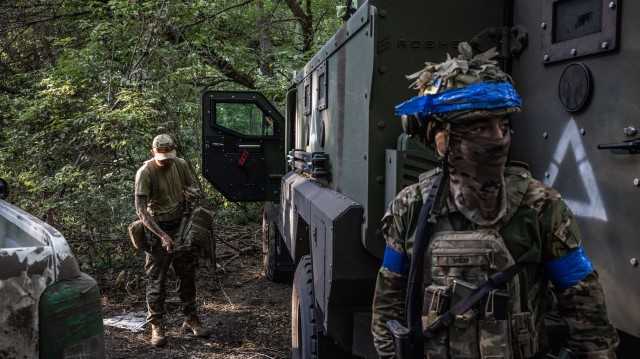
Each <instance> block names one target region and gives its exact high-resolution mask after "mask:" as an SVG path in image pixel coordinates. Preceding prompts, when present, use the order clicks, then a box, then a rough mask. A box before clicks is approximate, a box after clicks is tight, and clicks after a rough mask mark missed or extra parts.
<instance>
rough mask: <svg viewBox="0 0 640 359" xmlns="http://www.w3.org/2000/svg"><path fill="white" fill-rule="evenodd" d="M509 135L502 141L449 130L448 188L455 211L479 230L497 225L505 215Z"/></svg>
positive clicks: (507, 132) (507, 133)
mask: <svg viewBox="0 0 640 359" xmlns="http://www.w3.org/2000/svg"><path fill="white" fill-rule="evenodd" d="M510 144H511V135H510V133H509V131H506V132H505V135H504V137H503V138H501V139H496V138H487V137H481V136H477V135H472V134H471V133H469V132H468V131H464V130H458V131H454V130H452V131H451V132H450V134H449V146H448V148H449V151H448V165H449V176H450V179H449V184H450V189H451V195H452V200H453V201H454V203H455V205H456V207H457V208H458V210H459V211H460V212H461V213H462V214H463V215H464V216H465V217H466V218H467V219H469V220H470V221H472V222H474V223H476V224H478V225H480V226H490V225H494V224H496V223H497V222H498V221H499V220H500V219H501V218H502V217H503V216H504V215H505V213H506V210H507V198H506V197H507V196H506V192H505V181H504V170H505V166H506V163H507V156H508V154H509V146H510Z"/></svg>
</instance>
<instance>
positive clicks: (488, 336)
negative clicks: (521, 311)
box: [478, 290, 513, 359]
mask: <svg viewBox="0 0 640 359" xmlns="http://www.w3.org/2000/svg"><path fill="white" fill-rule="evenodd" d="M509 298H510V296H509V293H506V292H504V291H500V290H492V291H491V292H489V294H488V295H487V298H486V300H485V301H484V303H483V306H484V308H483V309H484V310H483V311H484V315H483V318H482V319H481V320H480V321H479V322H478V331H479V334H480V340H479V341H480V343H479V344H480V357H481V358H482V359H511V358H513V352H512V349H511V343H512V341H511V340H510V337H511V328H510V325H509V319H508V314H507V313H508V311H509V308H508V305H509Z"/></svg>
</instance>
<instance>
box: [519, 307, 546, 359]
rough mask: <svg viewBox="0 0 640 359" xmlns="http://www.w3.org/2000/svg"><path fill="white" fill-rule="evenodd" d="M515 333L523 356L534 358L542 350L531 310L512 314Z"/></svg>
mask: <svg viewBox="0 0 640 359" xmlns="http://www.w3.org/2000/svg"><path fill="white" fill-rule="evenodd" d="M512 325H513V333H514V335H515V336H516V338H515V340H516V342H517V343H518V348H519V349H520V357H521V358H533V357H535V355H536V354H537V353H538V351H539V350H540V348H539V345H538V331H537V330H536V326H535V317H534V316H533V315H532V314H531V312H522V313H515V314H513V316H512Z"/></svg>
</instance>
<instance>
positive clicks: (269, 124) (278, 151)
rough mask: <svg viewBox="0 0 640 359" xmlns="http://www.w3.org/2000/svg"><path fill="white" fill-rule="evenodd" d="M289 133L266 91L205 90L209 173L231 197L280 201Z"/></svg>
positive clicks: (204, 158)
mask: <svg viewBox="0 0 640 359" xmlns="http://www.w3.org/2000/svg"><path fill="white" fill-rule="evenodd" d="M284 132H285V131H284V118H283V117H282V115H281V114H280V113H279V112H278V110H276V109H275V107H273V105H271V103H270V102H269V101H268V100H267V99H265V98H264V96H263V95H262V94H260V93H257V92H232V91H224V92H218V91H206V92H204V93H203V94H202V143H203V145H202V164H203V166H202V167H203V174H204V177H205V178H206V179H207V180H208V181H209V182H210V183H211V184H212V185H213V186H214V187H215V188H216V189H217V190H218V191H220V193H222V194H223V195H224V196H225V197H226V198H227V199H229V200H231V201H238V202H248V201H273V200H277V199H278V196H279V193H280V179H281V178H282V175H283V174H284V171H285V160H284Z"/></svg>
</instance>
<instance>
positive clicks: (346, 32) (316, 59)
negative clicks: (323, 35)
mask: <svg viewBox="0 0 640 359" xmlns="http://www.w3.org/2000/svg"><path fill="white" fill-rule="evenodd" d="M368 22H369V6H361V7H360V8H359V9H358V11H356V13H354V14H353V16H351V18H350V19H349V20H348V21H347V23H346V24H343V25H342V27H341V28H340V29H339V30H338V31H337V32H336V34H335V35H333V37H331V39H329V41H327V42H326V43H325V44H324V46H322V48H321V49H320V51H318V52H317V53H316V54H315V55H314V56H313V57H312V58H311V60H309V62H307V64H306V65H305V67H304V68H303V69H302V71H299V72H296V73H295V75H294V79H293V80H294V82H295V83H296V84H298V83H300V82H302V81H303V80H304V79H305V78H306V77H307V76H309V75H310V74H311V73H312V72H313V71H315V70H316V67H318V66H320V65H321V64H322V63H323V62H324V61H325V60H326V59H327V58H328V57H329V56H331V55H333V53H334V52H335V51H338V50H339V49H340V48H341V47H342V45H344V44H345V42H347V41H349V40H350V39H351V37H353V36H355V34H356V33H358V31H360V29H362V28H363V27H365V26H367V25H368Z"/></svg>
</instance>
